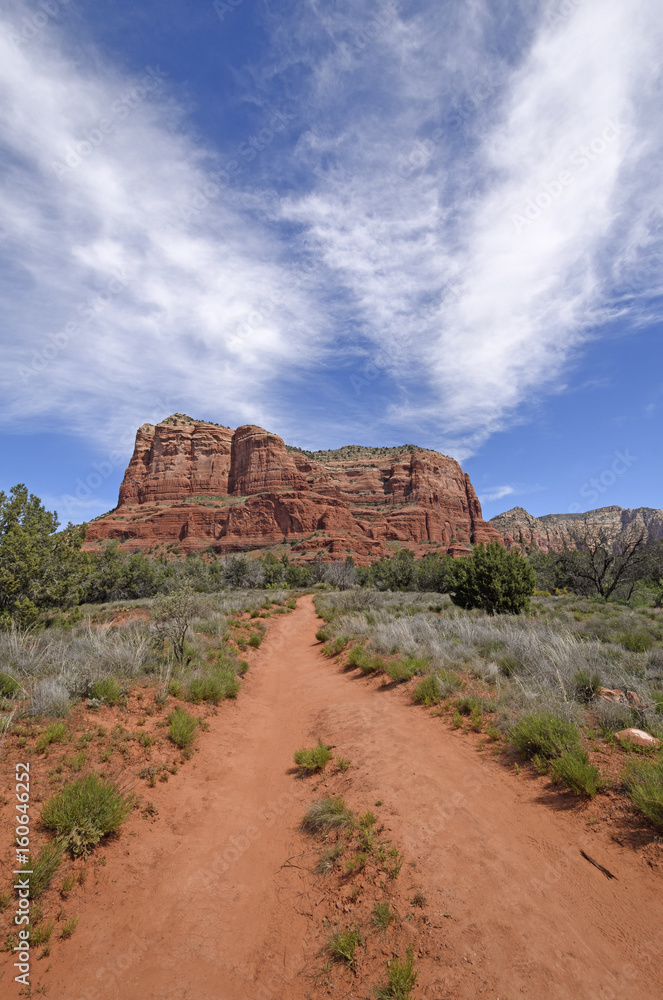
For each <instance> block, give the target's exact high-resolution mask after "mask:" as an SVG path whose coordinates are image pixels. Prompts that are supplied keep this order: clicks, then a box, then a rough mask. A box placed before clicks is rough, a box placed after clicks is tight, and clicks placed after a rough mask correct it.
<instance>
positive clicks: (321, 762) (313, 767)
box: [295, 739, 332, 773]
mask: <svg viewBox="0 0 663 1000" xmlns="http://www.w3.org/2000/svg"><path fill="white" fill-rule="evenodd" d="M331 758H332V753H331V750H330V748H329V747H328V746H326V744H324V743H323V742H322V740H320V739H319V740H318V743H317V746H314V747H312V748H311V749H310V750H296V751H295V764H296V765H297V767H299V768H300V770H301V771H302V772H310V773H313V772H314V771H321V770H322V769H323V767H324V766H325V764H327V763H328V762H329V761H330V760H331Z"/></svg>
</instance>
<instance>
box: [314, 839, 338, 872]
mask: <svg viewBox="0 0 663 1000" xmlns="http://www.w3.org/2000/svg"><path fill="white" fill-rule="evenodd" d="M344 850H345V844H341V843H339V844H334V846H333V847H328V848H326V849H325V850H324V851H323V852H322V854H321V855H320V857H319V858H318V863H317V864H316V866H315V870H316V872H317V873H318V875H327V874H328V873H329V872H330V871H332V869H334V868H335V867H336V862H337V861H338V859H339V858H340V856H341V854H342V853H343V851H344Z"/></svg>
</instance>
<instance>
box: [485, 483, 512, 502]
mask: <svg viewBox="0 0 663 1000" xmlns="http://www.w3.org/2000/svg"><path fill="white" fill-rule="evenodd" d="M515 492H516V491H515V489H514V487H513V486H495V487H493V488H492V489H489V490H488V492H487V493H482V494H481V496H480V497H479V502H480V503H482V504H483V503H490V502H491V501H492V500H501V499H502V497H508V496H511V494H512V493H515Z"/></svg>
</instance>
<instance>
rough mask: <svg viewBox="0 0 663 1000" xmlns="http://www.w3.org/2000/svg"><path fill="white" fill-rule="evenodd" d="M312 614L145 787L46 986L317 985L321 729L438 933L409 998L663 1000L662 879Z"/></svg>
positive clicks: (272, 637) (282, 627) (353, 801)
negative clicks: (306, 866) (169, 768)
mask: <svg viewBox="0 0 663 1000" xmlns="http://www.w3.org/2000/svg"><path fill="white" fill-rule="evenodd" d="M319 624H320V623H319V620H318V619H317V618H316V616H315V611H314V608H313V603H312V600H311V599H310V598H308V597H307V598H303V599H302V600H301V601H300V602H299V606H298V609H297V611H295V612H294V613H293V614H292V615H290V616H285V615H284V616H282V617H280V618H273V619H272V620H271V621H270V627H269V631H268V635H267V638H266V640H265V642H264V643H263V645H262V647H261V649H260V651H259V653H258V655H257V658H256V661H255V664H254V666H253V667H252V668H251V670H250V672H249V674H248V675H247V677H246V679H245V683H244V686H243V690H242V692H241V694H240V697H239V699H238V701H237V703H236V704H230V703H224V705H223V706H222V709H221V711H220V712H219V715H218V717H217V718H215V719H213V720H212V728H211V731H210V732H209V733H207V734H205V735H202V736H201V737H200V743H201V747H202V749H201V752H200V753H198V754H196V756H195V758H194V762H193V763H192V764H190V765H187V766H186V767H184V768H183V769H182V770H181V771H180V772H179V774H178V775H177V776H176V777H174V778H171V780H170V782H169V783H168V785H165V786H164V785H161V786H158V787H157V788H155V789H152V790H150V791H149V798H150V799H152V800H153V801H154V802H155V803H156V804H157V806H158V807H159V819H158V820H157V821H156V822H155V823H154V824H153V825H150V826H149V827H147V828H146V825H145V821H143V820H140V819H138V818H132V820H131V821H130V823H129V824H128V827H127V829H126V830H125V831H124V832H123V834H122V838H121V840H120V843H119V844H118V845H117V847H114V848H112V849H110V850H109V851H108V862H107V865H106V867H103V868H101V867H99V868H97V869H96V872H97V873H98V874H97V877H95V878H91V879H90V880H89V882H88V886H87V887H86V890H85V892H83V893H82V894H81V896H80V908H79V914H80V918H81V919H80V925H79V927H78V929H77V931H76V933H75V935H74V937H73V938H72V939H71V940H70V941H69V942H67V943H66V944H63V945H60V944H58V946H57V947H56V948H54V949H53V955H52V957H51V959H50V960H49V961H50V962H51V965H50V968H48V970H46V969H44V966H45V965H46V960H42V961H41V962H39V963H36V964H35V966H34V970H35V976H34V978H35V980H36V981H39V982H42V983H44V984H45V985H46V986H47V987H48V992H47V994H46V995H47V996H50V997H58V998H66V1000H107V998H108V1000H110V998H116V997H122V998H124V1000H139V998H140V1000H145V998H150V1000H166V998H168V1000H171V998H172V1000H185V998H186V1000H270V998H271V1000H303V998H305V997H308V996H309V995H310V993H311V984H310V981H309V980H307V979H306V978H305V977H303V976H302V975H300V973H301V971H302V969H303V968H304V967H305V966H306V964H307V963H309V964H310V961H311V958H312V956H313V955H314V953H315V950H316V947H317V943H316V942H318V939H316V938H315V934H316V933H317V932H318V931H319V928H314V927H313V926H312V924H313V921H312V920H311V919H310V917H309V916H307V914H306V912H305V910H306V906H305V903H304V902H303V900H304V894H305V892H306V889H307V886H310V884H311V876H310V875H309V874H308V873H307V872H305V871H303V870H302V869H301V868H298V867H293V866H292V865H288V859H291V858H292V857H293V856H295V855H297V854H298V852H300V851H301V850H302V835H301V834H300V832H299V830H298V826H299V822H300V820H301V817H302V815H303V812H304V811H305V809H306V807H307V806H308V804H309V803H310V802H311V801H312V799H314V798H316V797H317V796H316V795H315V793H314V792H313V791H312V784H311V780H312V779H308V780H307V781H298V780H296V779H295V778H294V777H293V774H292V773H291V769H292V754H293V751H294V750H295V749H297V748H298V747H300V746H304V745H310V744H311V742H312V741H313V742H314V741H315V739H316V738H317V736H318V735H320V736H321V737H322V738H323V739H324V740H326V741H327V742H328V743H330V744H334V745H336V747H337V751H336V752H337V753H342V754H343V756H346V757H349V758H350V759H351V760H352V762H353V765H354V766H353V767H352V768H351V769H350V771H348V772H347V777H343V779H342V780H343V782H345V785H344V787H343V794H344V795H345V797H346V799H347V801H348V803H349V804H350V806H351V807H353V808H358V809H365V808H367V807H370V806H372V805H373V803H374V802H375V801H376V800H378V799H381V800H382V803H383V806H382V808H381V809H380V817H381V819H382V820H383V821H384V822H385V824H386V826H387V829H388V834H389V836H390V837H391V839H392V840H393V841H394V842H395V843H397V844H398V845H399V846H400V847H401V849H402V851H403V852H404V854H405V857H406V861H415V862H416V873H417V881H418V884H422V885H424V886H425V887H426V894H427V896H428V899H429V912H430V915H431V920H432V926H435V927H441V928H442V929H441V930H438V931H436V932H435V933H436V934H437V935H438V939H439V940H440V941H441V942H442V943H440V944H439V947H440V948H441V949H443V955H442V960H441V961H439V962H438V963H437V964H436V965H435V963H433V962H432V960H431V961H430V963H429V964H428V965H426V962H424V963H423V964H422V965H420V968H421V972H420V981H419V986H418V987H417V990H416V991H415V996H416V997H418V998H423V997H427V998H439V1000H442V998H446V997H449V998H450V997H453V998H455V1000H465V998H467V1000H469V998H474V997H477V996H481V997H490V998H492V1000H514V998H520V997H526V998H530V1000H542V998H545V1000H558V998H559V1000H567V998H568V1000H579V998H582V1000H590V998H597V1000H598V998H601V1000H610V998H617V997H620V998H621V997H623V996H625V995H626V994H627V993H628V994H629V995H632V996H638V997H640V998H641V1000H648V998H651V1000H654V998H655V997H656V998H658V997H660V995H661V984H662V983H663V957H661V951H662V949H661V944H662V943H663V912H662V907H661V880H660V878H659V877H657V876H656V874H655V873H654V872H652V870H651V869H649V868H647V866H646V865H645V864H644V862H643V861H642V860H641V859H639V858H638V856H637V855H636V854H635V853H634V852H633V851H632V850H630V849H629V848H624V847H620V846H619V845H618V844H617V843H615V842H614V841H613V840H611V839H610V837H609V836H608V835H607V834H606V833H604V832H596V831H591V830H590V829H588V827H587V824H586V823H585V821H584V820H583V818H582V812H581V810H580V811H579V810H577V809H574V810H573V811H567V812H560V811H559V810H554V809H552V808H551V807H550V806H549V805H546V804H545V803H542V802H541V801H540V795H541V784H540V782H532V781H529V780H528V779H526V778H525V777H524V776H521V777H516V776H515V775H513V774H512V773H508V772H507V771H506V770H505V769H504V768H503V767H501V766H500V765H499V764H498V763H496V762H495V761H494V760H493V759H492V757H490V756H489V755H488V754H487V753H483V754H479V753H477V752H476V750H475V749H473V748H472V747H470V746H469V745H468V741H467V738H466V737H465V736H463V734H461V733H455V732H451V731H450V730H449V728H448V725H447V724H446V723H444V722H442V721H441V720H440V719H439V718H435V717H433V716H431V715H430V714H429V713H427V712H426V711H424V710H423V709H420V708H417V707H414V706H412V705H410V704H408V701H407V699H406V697H405V694H404V693H403V692H401V691H400V690H398V689H396V690H394V689H381V688H379V687H376V684H375V682H374V680H372V679H371V680H367V679H364V678H360V677H355V676H354V675H351V674H348V673H345V672H343V671H342V670H341V669H340V667H339V666H338V665H337V664H336V663H335V662H334V661H329V660H328V659H326V658H325V657H324V656H322V654H321V653H320V652H319V651H318V649H317V648H316V646H317V643H316V641H315V638H314V634H315V630H316V628H318V626H319ZM313 780H314V779H313ZM135 830H138V831H139V834H138V836H136V837H133V836H132V835H131V834H132V832H133V831H135ZM581 848H582V849H584V850H585V851H586V852H587V853H588V854H590V855H591V856H592V857H594V858H596V859H597V860H599V861H600V862H601V864H603V865H604V866H605V867H607V868H608V869H610V870H611V871H612V872H614V873H615V874H616V875H617V879H616V880H612V881H610V880H608V879H607V878H606V877H605V876H604V875H602V874H601V872H600V871H598V870H597V869H596V868H594V867H592V866H591V865H590V864H588V862H587V861H585V860H584V859H583V858H582V857H581V855H580V853H579V852H580V849H581ZM413 870H415V869H409V872H412V871H413ZM400 877H403V878H408V877H409V873H408V870H407V869H406V868H404V869H403V873H402V875H401V876H399V878H400ZM447 913H450V914H451V917H450V918H447V919H446V920H444V919H439V918H441V917H442V915H443V914H447ZM431 933H433V932H432V931H431ZM312 942H313V943H312ZM318 943H319V942H318ZM433 966H434V967H433ZM365 992H366V991H365V990H364V991H363V992H356V993H355V992H354V991H353V992H351V993H349V994H344V995H345V996H357V997H360V996H365ZM316 995H319V994H316Z"/></svg>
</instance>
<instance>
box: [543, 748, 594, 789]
mask: <svg viewBox="0 0 663 1000" xmlns="http://www.w3.org/2000/svg"><path fill="white" fill-rule="evenodd" d="M550 774H551V777H552V779H553V781H555V782H559V783H560V784H562V785H566V787H567V788H570V789H571V791H572V792H575V794H576V795H584V796H586V797H587V798H589V799H593V798H594V796H595V795H596V793H597V792H598V791H600V789H601V788H602V787H603V784H604V783H603V780H602V778H601V773H600V771H599V769H598V768H597V767H594V765H593V764H590V763H589V757H588V756H587V753H586V751H585V750H581V749H576V750H567V751H566V753H563V754H562V756H561V757H557V758H556V759H555V760H553V761H552V763H551V765H550Z"/></svg>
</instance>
